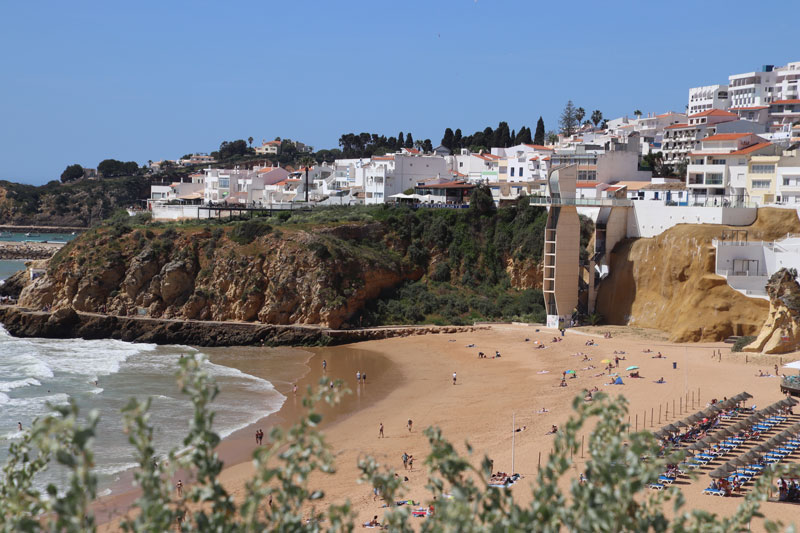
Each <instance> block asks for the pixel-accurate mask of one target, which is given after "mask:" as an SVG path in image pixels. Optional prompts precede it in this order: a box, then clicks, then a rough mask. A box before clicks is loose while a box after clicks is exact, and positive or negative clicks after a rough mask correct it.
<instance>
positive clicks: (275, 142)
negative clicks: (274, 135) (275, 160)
mask: <svg viewBox="0 0 800 533" xmlns="http://www.w3.org/2000/svg"><path fill="white" fill-rule="evenodd" d="M264 144H277V145H280V144H281V141H267V142H265V143H264Z"/></svg>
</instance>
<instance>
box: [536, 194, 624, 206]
mask: <svg viewBox="0 0 800 533" xmlns="http://www.w3.org/2000/svg"><path fill="white" fill-rule="evenodd" d="M531 205H549V206H569V205H574V206H579V207H580V206H587V207H630V206H632V205H633V201H632V200H628V199H625V198H575V197H569V198H563V197H562V198H551V197H549V196H533V197H531Z"/></svg>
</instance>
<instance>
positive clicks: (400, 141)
mask: <svg viewBox="0 0 800 533" xmlns="http://www.w3.org/2000/svg"><path fill="white" fill-rule="evenodd" d="M403 139H405V137H404V136H403V132H402V131H401V132H400V133H398V134H397V146H396V147H395V150H399V149H401V148H402V147H403V146H404V145H405V141H404V140H403Z"/></svg>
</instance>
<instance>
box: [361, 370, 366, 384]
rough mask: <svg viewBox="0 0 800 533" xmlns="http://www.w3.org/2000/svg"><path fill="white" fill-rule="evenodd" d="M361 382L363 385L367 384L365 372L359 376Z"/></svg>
mask: <svg viewBox="0 0 800 533" xmlns="http://www.w3.org/2000/svg"><path fill="white" fill-rule="evenodd" d="M361 381H362V382H363V383H364V385H366V384H367V373H366V372H364V373H363V374H361Z"/></svg>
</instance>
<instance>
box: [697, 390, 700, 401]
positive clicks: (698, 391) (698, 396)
mask: <svg viewBox="0 0 800 533" xmlns="http://www.w3.org/2000/svg"><path fill="white" fill-rule="evenodd" d="M697 403H698V404H699V403H700V387H697Z"/></svg>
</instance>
